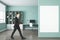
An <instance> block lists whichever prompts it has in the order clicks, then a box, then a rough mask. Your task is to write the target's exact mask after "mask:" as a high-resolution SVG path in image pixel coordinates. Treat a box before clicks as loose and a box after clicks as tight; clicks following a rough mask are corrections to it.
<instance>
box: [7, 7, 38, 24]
mask: <svg viewBox="0 0 60 40" xmlns="http://www.w3.org/2000/svg"><path fill="white" fill-rule="evenodd" d="M7 11H23V12H24V15H23V16H24V24H28V23H29V20H30V19H35V20H36V23H38V6H7Z"/></svg>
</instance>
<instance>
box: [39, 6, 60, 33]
mask: <svg viewBox="0 0 60 40" xmlns="http://www.w3.org/2000/svg"><path fill="white" fill-rule="evenodd" d="M39 27H40V32H59V6H40V26H39Z"/></svg>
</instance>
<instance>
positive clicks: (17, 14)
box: [11, 13, 25, 39]
mask: <svg viewBox="0 0 60 40" xmlns="http://www.w3.org/2000/svg"><path fill="white" fill-rule="evenodd" d="M19 17H20V14H19V13H16V17H15V22H14V30H13V32H12V34H11V38H12V39H14V37H13V35H14V33H15V31H16V30H18V31H19V34H20V36H21V38H22V39H25V37H23V35H22V33H21V30H20V27H19V24H20V22H19Z"/></svg>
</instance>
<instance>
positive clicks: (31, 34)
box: [0, 30, 60, 40]
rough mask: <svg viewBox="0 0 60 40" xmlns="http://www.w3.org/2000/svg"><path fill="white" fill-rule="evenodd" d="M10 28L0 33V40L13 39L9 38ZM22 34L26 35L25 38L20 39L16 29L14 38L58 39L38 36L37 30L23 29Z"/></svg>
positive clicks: (16, 39) (57, 39)
mask: <svg viewBox="0 0 60 40" xmlns="http://www.w3.org/2000/svg"><path fill="white" fill-rule="evenodd" d="M11 32H12V30H7V31H4V32H1V33H0V40H13V39H11V38H10V35H11ZM22 33H23V36H24V37H26V39H21V37H20V36H19V33H18V31H16V32H15V34H14V40H60V38H55V39H54V38H38V35H37V34H38V32H37V30H24V31H23V32H22Z"/></svg>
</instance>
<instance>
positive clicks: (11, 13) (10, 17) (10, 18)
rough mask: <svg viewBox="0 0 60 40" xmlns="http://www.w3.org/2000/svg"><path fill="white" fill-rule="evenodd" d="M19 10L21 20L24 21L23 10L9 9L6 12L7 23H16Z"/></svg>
mask: <svg viewBox="0 0 60 40" xmlns="http://www.w3.org/2000/svg"><path fill="white" fill-rule="evenodd" d="M17 12H18V13H19V14H20V18H19V19H20V22H22V23H23V22H24V21H23V20H24V17H23V15H24V13H23V11H7V12H6V24H14V19H15V17H16V13H17Z"/></svg>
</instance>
